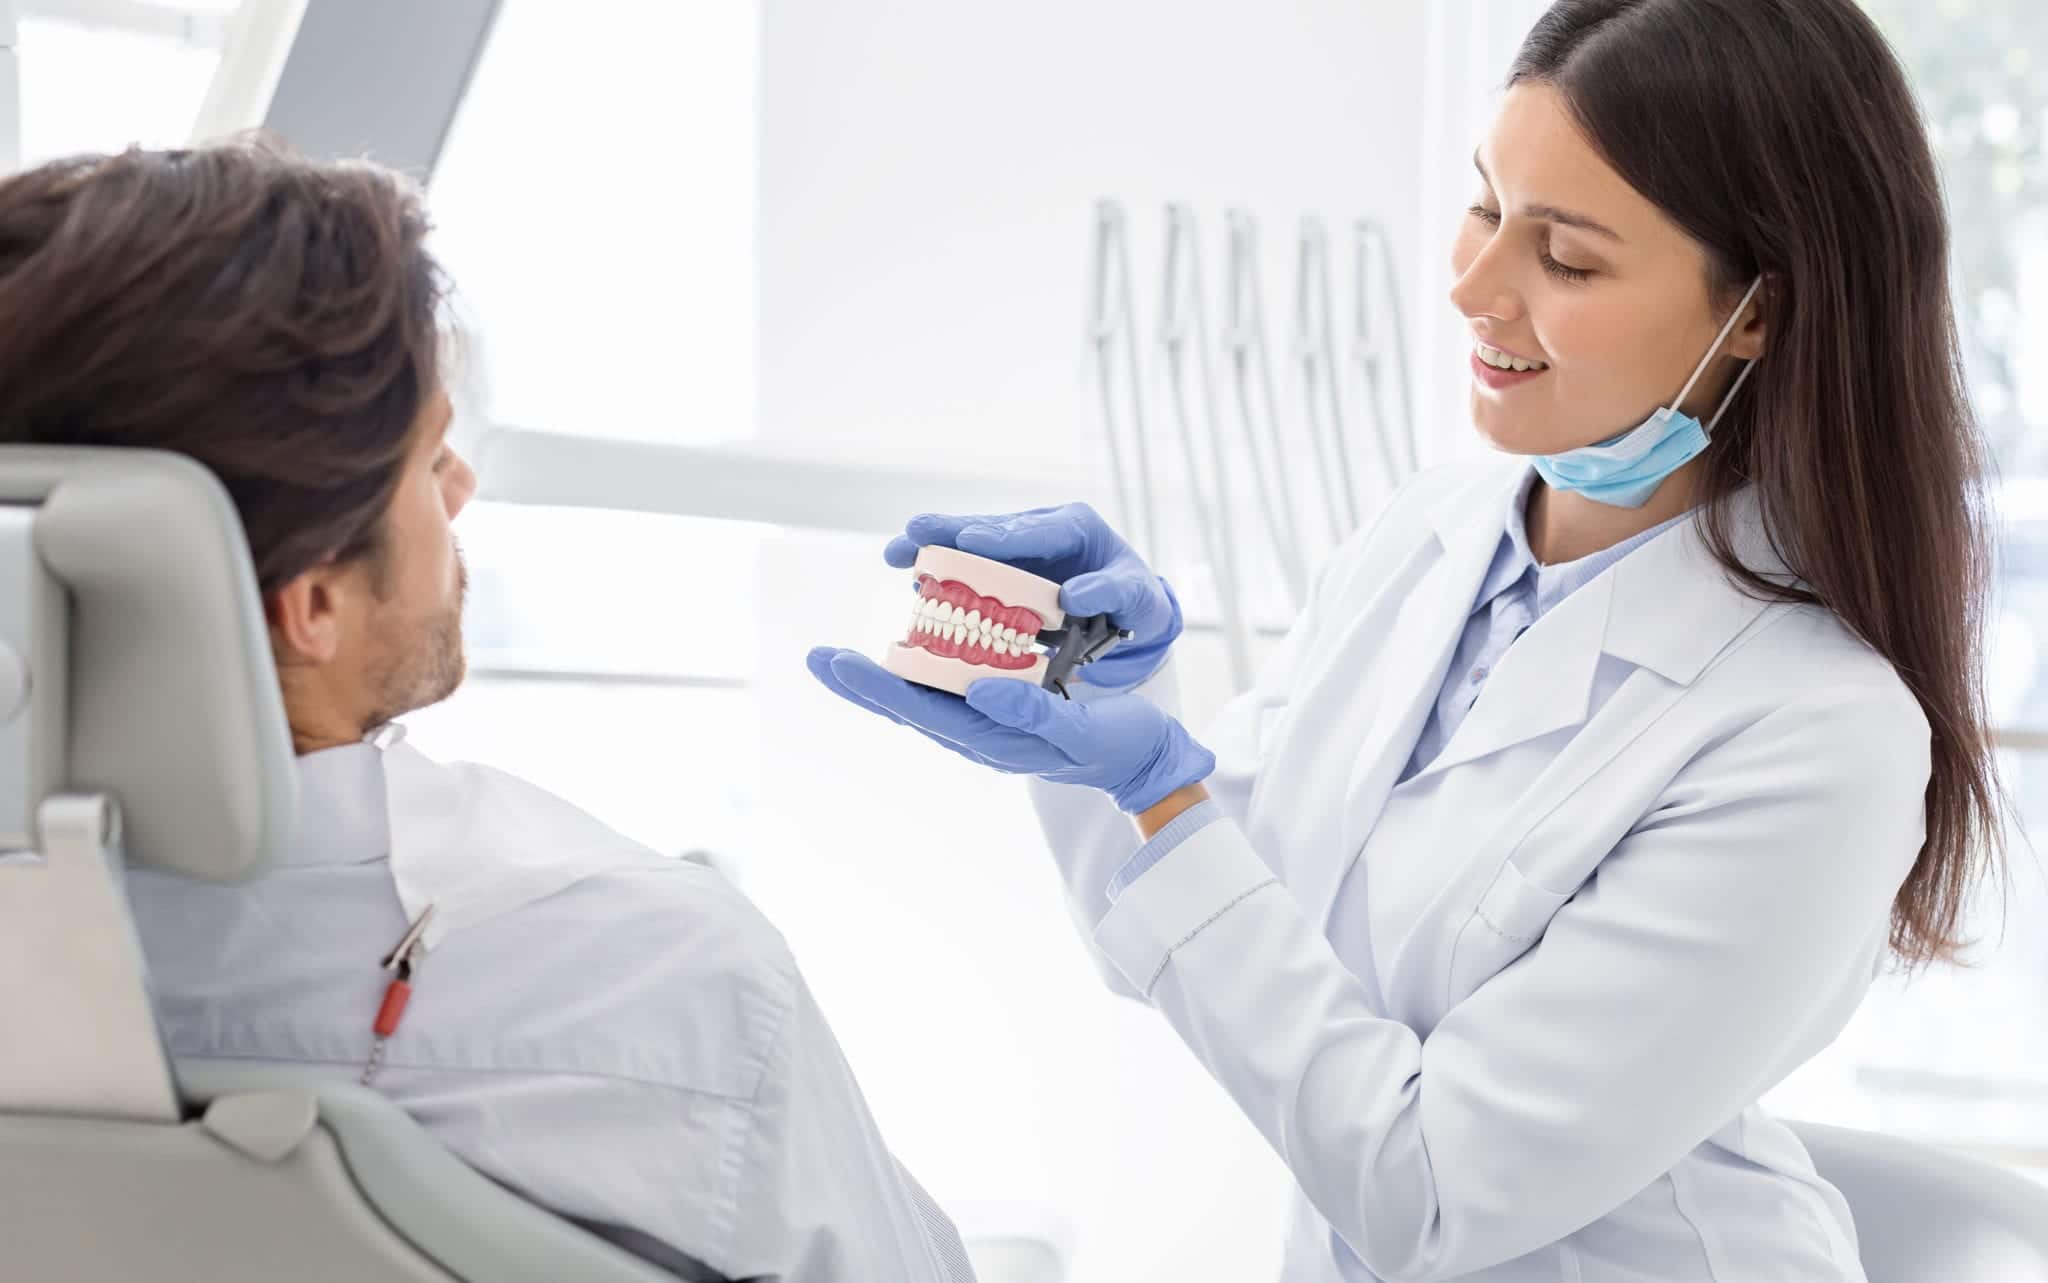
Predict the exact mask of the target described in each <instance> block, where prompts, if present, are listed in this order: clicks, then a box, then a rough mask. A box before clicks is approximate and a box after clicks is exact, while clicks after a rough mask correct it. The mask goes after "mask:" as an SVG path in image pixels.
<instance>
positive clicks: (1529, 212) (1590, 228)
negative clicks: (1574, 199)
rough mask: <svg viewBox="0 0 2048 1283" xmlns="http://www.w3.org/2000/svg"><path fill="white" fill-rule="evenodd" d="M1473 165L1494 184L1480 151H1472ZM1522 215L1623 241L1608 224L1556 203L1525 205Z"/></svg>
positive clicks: (1618, 233) (1487, 182)
mask: <svg viewBox="0 0 2048 1283" xmlns="http://www.w3.org/2000/svg"><path fill="white" fill-rule="evenodd" d="M1472 167H1473V168H1474V169H1476V170H1478V171H1479V176H1480V177H1481V178H1483V179H1485V180H1486V185H1487V186H1488V187H1491V186H1493V176H1492V175H1491V174H1488V173H1487V172H1486V166H1485V165H1482V164H1480V163H1479V153H1478V152H1476V151H1475V152H1473V153H1472ZM1522 215H1523V217H1525V218H1540V219H1542V220H1544V221H1545V222H1550V223H1562V224H1564V225H1565V226H1566V227H1576V228H1578V229H1579V230H1581V231H1586V232H1592V233H1593V234H1594V235H1596V236H1605V237H1606V238H1607V239H1609V240H1611V241H1615V242H1620V241H1621V233H1620V232H1617V231H1615V230H1614V229H1613V228H1611V227H1609V226H1608V225H1607V224H1605V223H1601V222H1596V221H1595V220H1593V219H1590V218H1588V217H1586V216H1585V215H1584V214H1576V213H1573V212H1572V211H1571V210H1568V209H1559V208H1558V207H1557V206H1555V205H1524V206H1523V207H1522Z"/></svg>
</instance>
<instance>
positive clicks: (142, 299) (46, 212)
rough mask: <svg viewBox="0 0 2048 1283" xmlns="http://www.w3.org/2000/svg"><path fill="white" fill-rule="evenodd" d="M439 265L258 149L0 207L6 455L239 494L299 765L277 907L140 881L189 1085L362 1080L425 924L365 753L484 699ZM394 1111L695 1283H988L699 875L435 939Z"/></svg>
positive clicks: (792, 969) (328, 186) (778, 959)
mask: <svg viewBox="0 0 2048 1283" xmlns="http://www.w3.org/2000/svg"><path fill="white" fill-rule="evenodd" d="M426 232H427V224H426V219H425V215H424V211H423V210H422V208H421V206H420V204H419V200H418V197H417V194H416V193H415V192H414V191H413V189H411V188H410V187H409V186H408V185H407V184H406V183H405V182H404V181H403V180H401V179H399V178H397V177H396V176H394V175H392V174H390V173H389V172H386V171H382V170H379V169H376V168H374V167H371V166H368V165H358V164H350V165H324V164H314V163H310V162H307V161H303V160H300V159H296V158H293V157H290V156H287V155H285V154H282V153H281V152H280V151H278V150H276V149H274V148H271V147H268V146H266V145H262V144H258V143H236V144H229V145H222V146H216V147H210V148H204V149H200V150H195V151H190V152H141V151H131V152H129V153H127V154H125V155H121V156H115V157H86V158H81V159H77V160H70V161H64V162H59V163H55V164H51V165H47V166H44V167H42V168H40V169H36V170H32V171H30V172H27V173H24V174H21V175H18V176H16V177H13V178H10V179H7V180H6V181H5V182H0V441H6V442H28V443H41V444H89V445H112V446H146V447H154V448H158V449H165V450H174V451H177V452H179V453H182V454H185V455H188V456H190V457H192V458H194V459H196V460H198V461H199V462H200V463H202V464H204V465H206V466H207V467H208V468H210V469H211V470H212V471H213V472H214V473H215V475H217V476H218V477H219V478H220V479H221V481H222V482H223V483H225V485H226V487H227V490H228V493H229V495H230V496H231V497H232V498H233V500H234V503H235V506H236V508H237V510H238V512H239V514H240V517H241V521H242V526H243V530H244V533H245V534H246V535H247V538H248V543H249V549H250V552H251V554H252V555H253V557H254V561H255V568H256V578H257V582H258V586H259V588H260V589H261V592H262V596H263V602H264V607H265V611H266V614H267V616H268V619H269V624H270V635H271V644H272V648H273V651H274V653H275V656H276V660H277V671H278V681H279V684H280V687H281V689H282V692H283V696H284V706H285V710H286V713H287V716H288V719H289V721H290V724H291V731H292V738H293V742H294V745H295V747H296V749H297V752H298V755H299V756H298V772H299V784H300V789H301V795H300V804H299V805H300V815H299V825H298V835H297V839H296V840H295V841H294V842H293V843H292V845H291V847H290V849H288V850H284V851H279V852H277V853H276V866H277V867H276V869H275V870H274V871H273V872H272V873H271V874H269V875H268V876H265V877H263V878H260V879H258V880H256V881H255V882H254V883H252V884H250V885H247V886H240V887H221V886H209V885H201V884H197V883H190V882H186V881H183V880H181V879H177V878H173V877H170V876H167V875H162V874H152V873H135V874H133V875H131V877H130V880H129V881H130V892H131V898H132V902H133V905H134V911H135V915H136V918H137V921H138V923H139V926H140V930H141V934H142V939H143V944H144V949H145V952H146V953H147V956H148V960H149V965H150V971H151V977H152V981H153V984H154V986H155V990H156V995H157V999H158V1004H159V1010H160V1012H161V1015H162V1019H163V1023H164V1026H165V1033H166V1037H167V1038H168V1039H169V1041H170V1044H171V1050H172V1053H173V1054H174V1055H176V1056H177V1057H179V1058H180V1059H183V1060H195V1059H209V1058H218V1059H231V1060H251V1059H255V1060H265V1061H276V1062H293V1063H302V1064H307V1065H317V1066H324V1067H330V1068H332V1069H333V1070H334V1071H336V1072H337V1073H342V1074H347V1075H348V1076H350V1077H354V1076H355V1075H356V1074H357V1073H358V1072H360V1070H361V1067H362V1066H363V1065H364V1063H365V1061H366V1058H367V1057H368V1056H369V1055H370V1051H371V1023H372V1020H373V1018H374V1016H375V1013H376V1011H377V1008H378V1003H379V999H380V997H381V995H382V993H383V990H384V986H385V983H386V981H387V979H388V977H387V976H386V975H385V973H384V972H382V971H381V970H380V968H379V962H380V960H381V958H382V955H384V954H385V953H386V952H387V951H388V950H390V949H391V948H392V946H393V945H394V944H395V943H397V941H398V939H399V937H400V936H401V935H402V934H404V933H405V931H406V927H407V923H406V919H405V915H404V913H403V911H402V910H401V908H400V903H399V899H398V896H397V893H396V891H395V889H394V884H393V879H392V874H391V869H390V864H389V861H388V858H387V854H388V851H389V850H390V846H389V835H388V824H387V821H386V814H385V793H384V777H383V773H382V767H381V755H380V750H379V749H378V748H377V747H376V746H375V745H372V744H368V743H365V742H364V736H365V734H366V733H367V732H369V731H370V730H372V729H373V728H376V727H379V726H381V725H382V724H384V723H385V722H388V721H390V720H391V719H392V718H395V717H398V716H400V715H401V714H404V713H406V712H407V711H409V710H412V709H416V708H421V707H423V706H425V705H428V704H432V703H434V702H436V701H438V700H441V699H444V698H446V697H447V696H448V695H449V694H450V693H451V692H453V691H454V690H455V688H456V687H457V686H458V685H459V684H460V683H461V681H462V678H463V671H464V667H463V650H462V635H461V608H462V595H463V589H464V582H465V581H464V573H463V566H462V560H461V556H460V553H459V551H458V549H457V547H456V542H455V538H454V536H453V535H452V534H451V533H450V529H449V523H450V522H451V521H452V520H453V519H454V517H455V515H456V514H457V513H458V512H460V511H461V510H462V507H463V505H464V504H465V503H467V502H468V500H469V498H470V496H471V494H472V493H473V492H474V490H475V487H476V479H475V476H474V475H473V474H472V473H471V472H470V469H469V466H468V465H467V464H466V463H465V462H464V461H463V460H462V459H461V458H460V457H459V456H458V455H456V454H455V452H454V451H453V450H451V449H450V448H449V446H448V444H447V442H446V440H445V437H446V435H447V430H448V422H449V407H448V402H447V400H446V398H445V396H444V395H443V394H442V391H441V387H440V382H439V379H438V371H437V357H438V348H439V326H440V320H441V318H440V315H439V313H440V304H441V296H442V287H443V283H442V279H441V277H440V274H439V269H438V268H437V267H436V265H435V263H434V260H433V259H432V257H431V256H430V255H429V254H428V252H427V250H426V248H425V247H424V244H423V239H424V237H425V235H426ZM565 252H573V246H568V247H565ZM562 319H563V323H564V324H585V323H589V321H590V319H591V318H576V317H568V316H565V317H563V318H562ZM590 377H592V378H603V377H604V372H603V371H601V370H594V371H591V372H590ZM683 729H687V728H683ZM375 1085H376V1087H377V1088H378V1089H380V1090H381V1091H383V1092H384V1093H386V1094H387V1095H389V1096H390V1097H392V1098H393V1099H395V1100H396V1101H397V1102H398V1103H399V1104H400V1105H402V1106H403V1107H404V1108H405V1109H406V1110H407V1111H408V1112H409V1113H410V1114H411V1115H412V1116H413V1117H414V1118H416V1119H418V1120H419V1121H420V1122H421V1123H422V1124H424V1125H425V1126H426V1127H427V1128H428V1129H429V1130H431V1131H432V1132H433V1134H434V1135H435V1136H436V1137H438V1138H439V1139H440V1140H441V1141H442V1142H443V1143H444V1144H446V1145H447V1146H448V1147H449V1148H450V1149H451V1150H453V1151H454V1152H455V1153H456V1154H457V1155H459V1156H460V1157H462V1158H463V1159H465V1160H466V1161H467V1162H469V1163H470V1164H471V1165H472V1166H474V1167H476V1168H478V1169H479V1170H481V1171H483V1172H484V1173H485V1174H487V1175H489V1176H491V1177H493V1178H495V1179H496V1180H498V1181H500V1182H502V1183H504V1184H505V1185H507V1186H510V1187H511V1188H513V1189H515V1190H517V1191H519V1192H520V1193H522V1194H524V1195H526V1196H527V1197H528V1198H530V1199H532V1200H534V1201H536V1202H538V1203H541V1204H543V1205H545V1206H547V1207H549V1208H552V1209H554V1210H555V1211H557V1212H559V1213H561V1214H563V1215H565V1216H567V1217H570V1218H573V1219H575V1220H577V1221H580V1222H582V1223H584V1224H586V1225H588V1226H590V1227H591V1228H593V1229H595V1230H597V1232H599V1233H602V1234H605V1235H606V1236H608V1237H610V1238H612V1239H613V1240H614V1241H617V1242H620V1243H622V1244H624V1245H625V1246H627V1247H628V1248H629V1249H631V1250H633V1251H634V1252H637V1253H639V1254H641V1255H643V1256H646V1257H648V1258H650V1259H652V1260H655V1261H656V1262H658V1263H660V1264H661V1265H663V1266H665V1267H666V1268H668V1269H669V1270H671V1271H673V1272H674V1273H676V1274H677V1275H679V1276H681V1277H683V1278H688V1279H726V1278H733V1279H763V1280H771V1279H772V1280H842V1279H843V1280H861V1281H863V1283H865V1281H867V1280H889V1281H890V1283H896V1281H899V1280H908V1281H917V1280H963V1279H968V1278H970V1277H971V1275H970V1272H969V1270H968V1267H967V1265H966V1263H965V1259H964V1255H963V1254H962V1252H961V1249H960V1243H959V1239H958V1236H957V1235H956V1234H955V1233H954V1231H953V1228H952V1226H951V1225H950V1224H949V1223H948V1222H947V1221H946V1220H945V1218H944V1217H943V1216H942V1215H941V1214H940V1213H938V1211H937V1210H936V1209H935V1208H934V1207H933V1206H932V1205H931V1203H930V1201H929V1200H928V1199H927V1198H926V1197H925V1195H924V1193H923V1191H922V1190H920V1189H919V1187H918V1186H917V1184H916V1183H915V1182H914V1181H913V1180H912V1179H911V1178H910V1176H909V1175H908V1173H906V1172H905V1171H904V1170H903V1168H902V1167H901V1166H900V1165H898V1164H897V1162H896V1161H895V1160H894V1159H893V1158H892V1157H891V1156H890V1154H889V1152H888V1150H887V1148H886V1147H885V1146H884V1144H883V1142H882V1138H881V1136H880V1135H879V1134H878V1132H877V1130H876V1127H875V1123H874V1120H873V1119H872V1118H871V1117H870V1116H869V1114H868V1111H867V1108H866V1105H865V1104H864V1102H863V1101H862V1099H861V1094H860V1090H859V1088H858V1087H857V1086H856V1085H855V1083H854V1080H853V1076H852V1074H851V1072H850V1071H849V1069H848V1067H847V1065H846V1063H845V1061H844V1060H843V1059H842V1057H841V1055H840V1051H839V1048H838V1046H837V1044H835V1042H834V1041H833V1038H832V1035H831V1032H830V1031H829V1030H828V1029H827V1028H826V1024H825V1019H824V1017H823V1015H822V1014H820V1012H819V1010H818V1008H817V1006H816V1004H815V1003H814V1002H813V1000H812V997H811V994H810V992H809V990H808V989H807V988H806V987H805V985H804V981H803V978H802V977H801V976H800V975H799V974H798V973H797V969H796V966H795V964H794V962H793V961H792V960H791V957H790V954H789V951H788V950H787V948H786V947H785V946H784V943H783V941H782V938H781V937H780V936H779V935H777V933H776V932H775V930H774V929H773V928H772V927H771V926H770V925H769V924H768V922H767V921H766V920H765V919H763V918H762V917H761V915H760V914H759V913H758V912H757V911H756V910H755V909H754V908H753V906H752V905H750V904H749V903H748V902H747V901H746V900H745V899H744V898H743V897H742V896H741V895H740V894H739V892H738V891H736V890H735V889H734V888H733V887H732V886H731V885H730V884H728V883H727V882H726V881H724V879H722V878H721V877H720V876H719V875H718V874H717V873H715V872H713V871H712V870H710V869H707V868H703V867H701V866H697V865H691V864H681V863H680V862H679V867H677V868H675V869H667V868H662V869H657V870H648V869H640V870H629V871H612V872H606V873H601V874H598V875H596V876H593V877H591V878H588V879H586V880H584V881H581V882H578V883H576V884H575V885H573V886H570V887H569V888H568V889H566V890H563V891H559V892H557V893H556V894H554V895H552V896H549V897H547V898H544V899H541V900H539V901H536V902H534V903H531V904H529V905H527V906H526V907H524V908H521V909H518V910H515V911H513V912H510V913H507V914H505V915H503V916H500V917H497V918H494V919H492V920H490V921H487V922H484V923H481V924H479V925H476V926H474V927H471V928H469V929H467V930H464V931H459V932H455V933H453V934H451V935H450V936H449V937H448V939H447V940H446V941H445V942H444V943H442V944H441V945H440V946H438V947H437V948H435V949H434V950H433V952H432V954H431V955H430V956H429V957H428V958H427V959H426V960H425V961H424V962H423V964H422V966H421V969H420V973H419V976H418V994H417V996H416V997H415V999H414V1001H413V1004H412V1007H411V1009H410V1011H409V1012H408V1014H407V1016H406V1022H405V1024H404V1026H403V1027H402V1028H401V1029H400V1030H399V1032H398V1034H397V1036H396V1037H394V1038H393V1039H392V1040H391V1042H390V1044H389V1047H388V1048H387V1049H386V1052H385V1054H384V1055H383V1058H382V1065H381V1067H380V1068H379V1070H378V1073H377V1077H376V1080H375Z"/></svg>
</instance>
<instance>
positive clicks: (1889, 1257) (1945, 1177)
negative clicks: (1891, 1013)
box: [1791, 1122, 2048, 1283]
mask: <svg viewBox="0 0 2048 1283" xmlns="http://www.w3.org/2000/svg"><path fill="white" fill-rule="evenodd" d="M1791 1126H1792V1129H1793V1130H1794V1131H1795V1132H1797V1133H1798V1135H1799V1139H1800V1140H1801V1141H1803V1142H1805V1144H1806V1149H1807V1152H1808V1153H1809V1154H1811V1155H1812V1156H1813V1162H1814V1166H1815V1168H1816V1169H1818V1170H1819V1172H1820V1174H1821V1175H1822V1176H1823V1177H1825V1178H1827V1180H1828V1181H1829V1182H1831V1183H1832V1184H1833V1185H1834V1186H1835V1187H1836V1188H1837V1189H1839V1190H1841V1191H1842V1195H1843V1197H1845V1198H1847V1199H1848V1200H1849V1207H1850V1210H1851V1211H1852V1212H1853V1213H1854V1214H1855V1217H1856V1236H1857V1239H1858V1247H1859V1251H1860V1254H1861V1256H1862V1258H1863V1270H1864V1273H1865V1274H1867V1275H1868V1276H1869V1278H1870V1283H1972V1281H1973V1280H1984V1283H2048V1186H2043V1185H2040V1184H2037V1183H2036V1182H2034V1181H2031V1180H2028V1179H2027V1178H2026V1177H2024V1176H2021V1175H2019V1174H2017V1173H2015V1172H2010V1171H2006V1170H2005V1169H2003V1168H1999V1167H1994V1166H1992V1165H1991V1164H1989V1163H1985V1162H1981V1161H1979V1160H1977V1159H1974V1158H1970V1157H1967V1156H1965V1155H1962V1154H1957V1153H1953V1152H1951V1151H1947V1150H1940V1149H1936V1148H1933V1147H1932V1146H1928V1145H1920V1144H1915V1143H1914V1142H1912V1141H1908V1140H1902V1139H1900V1138H1899V1137H1896V1136H1885V1135H1882V1134H1879V1133H1876V1132H1865V1131H1855V1130H1852V1129H1849V1128H1844V1127H1829V1126H1826V1125H1824V1124H1821V1123H1805V1122H1800V1123H1793V1124H1791Z"/></svg>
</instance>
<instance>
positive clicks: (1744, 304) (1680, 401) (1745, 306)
mask: <svg viewBox="0 0 2048 1283" xmlns="http://www.w3.org/2000/svg"><path fill="white" fill-rule="evenodd" d="M1763 283H1764V276H1763V273H1762V272H1758V273H1757V276H1756V279H1755V280H1753V281H1751V282H1750V283H1749V290H1748V291H1747V292H1746V293H1744V294H1743V296H1742V301H1741V302H1740V303H1737V304H1736V305H1735V310H1734V311H1733V312H1730V313H1729V314H1728V319H1727V320H1726V321H1725V322H1723V323H1722V325H1721V332H1720V333H1719V334H1716V335H1715V336H1714V344H1713V346H1712V347H1709V348H1708V349H1707V354H1706V355H1705V356H1703V357H1701V358H1700V363H1699V364H1698V365H1695V366H1694V367H1692V377H1691V378H1689V379H1687V380H1686V381H1685V386H1684V387H1682V388H1680V389H1678V397H1677V399H1675V400H1673V401H1672V403H1671V409H1672V410H1673V412H1678V407H1679V406H1681V405H1684V404H1685V398H1686V395H1687V394H1688V393H1690V392H1691V391H1692V385H1693V384H1695V383H1698V382H1699V381H1700V375H1702V374H1705V373H1706V372H1707V363H1708V362H1709V361H1712V360H1713V359H1714V353H1716V352H1719V351H1720V350H1721V344H1722V343H1724V342H1726V341H1727V339H1728V333H1729V331H1731V330H1733V329H1734V328H1735V323H1736V322H1737V321H1739V320H1741V319H1742V314H1743V313H1744V312H1746V311H1748V310H1749V300H1750V299H1752V298H1754V297H1756V291H1757V287H1758V286H1760V285H1762V284H1763ZM1755 364H1756V362H1755V361H1745V362H1743V365H1742V373H1741V375H1740V376H1738V377H1737V378H1736V380H1735V384H1734V386H1733V387H1730V388H1729V389H1728V395H1727V396H1725V397H1723V398H1721V409H1720V410H1716V411H1714V417H1713V419H1712V420H1710V421H1709V422H1708V423H1707V435H1708V436H1709V437H1711V436H1713V434H1714V424H1716V423H1719V422H1720V421H1721V410H1726V409H1727V408H1728V403H1729V402H1730V401H1732V400H1734V399H1735V390H1736V388H1739V387H1741V386H1742V380H1743V379H1746V378H1748V377H1749V371H1750V368H1751V367H1752V366H1754V365H1755Z"/></svg>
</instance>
